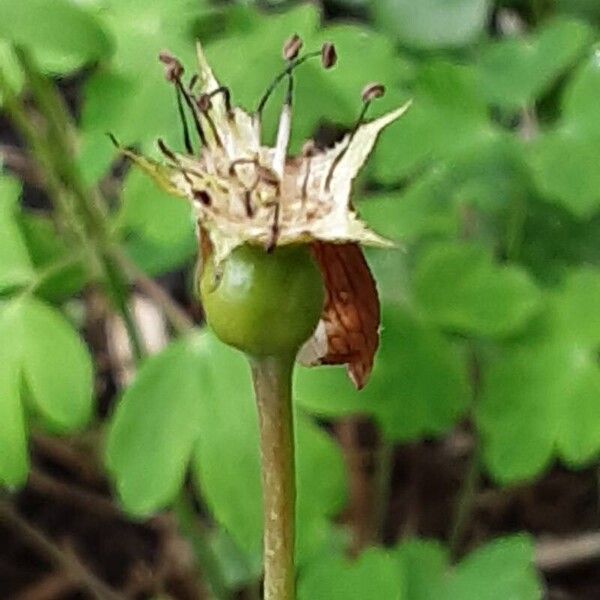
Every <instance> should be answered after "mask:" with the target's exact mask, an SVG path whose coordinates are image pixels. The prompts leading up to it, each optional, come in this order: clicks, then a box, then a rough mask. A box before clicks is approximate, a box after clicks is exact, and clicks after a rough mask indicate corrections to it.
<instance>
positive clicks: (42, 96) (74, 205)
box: [0, 47, 143, 358]
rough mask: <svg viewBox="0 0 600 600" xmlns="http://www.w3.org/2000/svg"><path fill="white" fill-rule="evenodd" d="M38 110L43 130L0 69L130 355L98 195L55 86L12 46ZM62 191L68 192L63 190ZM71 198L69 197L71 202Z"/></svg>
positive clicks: (17, 118) (123, 301) (6, 96)
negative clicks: (76, 151)
mask: <svg viewBox="0 0 600 600" xmlns="http://www.w3.org/2000/svg"><path fill="white" fill-rule="evenodd" d="M15 53H16V55H17V58H18V60H19V63H20V65H21V67H22V68H23V71H24V73H25V75H26V76H27V80H28V83H29V85H30V87H31V92H32V95H33V98H34V100H35V101H36V104H37V107H38V109H39V110H40V111H41V113H42V115H43V116H44V118H45V120H46V127H47V131H46V133H45V135H44V134H43V133H42V132H40V130H39V128H36V127H34V126H33V125H32V123H31V122H30V120H29V118H28V115H27V113H26V111H25V109H24V107H23V106H22V104H21V102H20V100H19V98H18V96H17V94H16V93H15V91H14V90H13V89H12V87H11V86H10V84H9V82H8V79H7V78H6V76H5V75H4V74H3V72H2V70H1V69H0V91H2V96H3V100H4V104H5V107H6V109H7V111H8V113H9V115H10V117H11V119H12V120H13V122H14V123H15V125H16V126H17V128H18V129H19V130H20V132H21V133H22V135H23V136H24V138H25V139H26V141H27V143H28V144H29V146H30V147H31V148H32V150H33V152H34V155H35V157H36V159H38V161H39V163H40V165H41V167H42V169H43V171H44V175H45V181H46V188H47V190H48V195H49V197H50V199H51V200H52V202H53V204H54V206H55V208H56V209H57V212H58V213H59V214H60V215H61V216H62V218H63V220H64V221H65V224H66V225H67V227H68V229H69V233H70V234H71V235H72V237H73V238H74V241H75V242H77V243H78V244H79V245H81V246H82V247H83V248H86V249H87V250H88V252H90V256H91V259H92V269H93V267H95V266H98V267H100V269H101V270H102V273H103V275H104V282H105V286H106V289H107V292H108V295H109V296H110V298H111V300H112V301H113V303H114V306H115V308H116V309H117V311H118V312H119V313H120V314H121V316H122V318H123V320H124V322H125V327H126V329H127V333H128V335H129V338H130V340H131V345H132V348H133V351H134V354H135V356H136V358H140V357H141V356H142V355H143V346H142V343H141V340H140V337H139V334H138V331H137V327H136V325H135V321H134V319H133V316H132V314H131V311H130V309H129V304H128V300H129V291H128V288H127V285H128V282H127V279H126V277H125V276H124V275H123V273H122V272H121V270H120V268H119V265H118V263H117V261H115V259H114V258H113V257H112V256H111V254H110V241H109V239H108V228H107V226H106V210H105V206H104V204H103V201H102V198H101V196H100V194H99V193H98V192H97V190H95V189H88V188H87V186H86V185H85V183H84V181H83V178H82V176H81V173H80V172H79V169H78V167H77V165H76V163H75V161H74V157H73V149H72V143H71V140H70V138H69V132H71V131H72V130H73V124H72V122H71V119H70V117H69V114H68V111H67V110H66V107H65V106H64V102H63V101H62V99H61V98H60V96H59V94H58V93H57V91H56V89H55V87H54V86H53V85H51V84H50V82H49V81H48V80H47V78H46V77H44V76H43V75H42V74H41V73H40V71H39V69H38V68H37V66H36V64H35V62H34V61H33V59H32V57H31V56H30V55H29V53H28V52H27V51H26V50H24V49H23V48H20V47H17V48H15ZM65 191H68V194H66V193H65ZM73 200H74V201H73Z"/></svg>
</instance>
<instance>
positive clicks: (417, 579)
mask: <svg viewBox="0 0 600 600" xmlns="http://www.w3.org/2000/svg"><path fill="white" fill-rule="evenodd" d="M395 555H396V558H397V559H398V560H399V561H400V567H401V570H402V573H403V574H404V577H403V579H404V594H403V596H402V598H407V599H408V600H435V599H436V598H445V597H446V596H445V594H444V591H445V590H443V584H444V579H445V576H446V571H447V570H448V568H449V563H450V559H449V553H448V551H447V550H446V549H445V548H444V547H443V546H442V545H441V544H440V543H439V542H434V541H429V540H418V539H414V540H406V541H404V542H402V543H401V544H400V545H398V546H397V548H396V549H395Z"/></svg>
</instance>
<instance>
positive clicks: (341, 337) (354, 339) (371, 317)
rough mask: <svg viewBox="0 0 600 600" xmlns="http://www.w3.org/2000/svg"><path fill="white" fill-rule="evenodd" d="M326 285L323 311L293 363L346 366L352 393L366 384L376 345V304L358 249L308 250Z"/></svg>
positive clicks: (331, 246)
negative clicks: (313, 330)
mask: <svg viewBox="0 0 600 600" xmlns="http://www.w3.org/2000/svg"><path fill="white" fill-rule="evenodd" d="M311 249H312V252H313V256H314V258H315V260H316V262H317V264H318V265H319V268H320V270H321V274H322V276H323V281H324V283H325V306H324V308H323V314H322V317H321V321H320V323H319V325H318V326H317V329H316V331H315V333H314V334H313V337H312V338H311V339H310V340H309V341H308V342H307V343H306V344H305V345H304V347H303V348H302V349H301V351H300V353H299V355H298V360H299V361H300V362H302V363H304V364H307V365H334V364H346V365H347V368H348V374H349V375H350V379H351V380H352V382H353V383H354V385H355V386H356V388H357V389H361V388H362V387H364V385H365V384H366V382H367V379H368V377H369V375H370V373H371V369H372V367H373V360H374V356H375V352H376V351H377V347H378V345H379V321H380V310H379V298H378V295H377V289H376V287H375V280H374V279H373V276H372V275H371V271H370V270H369V266H368V265H367V262H366V260H365V258H364V256H363V253H362V250H361V248H360V246H359V245H358V244H354V243H346V244H331V243H323V242H315V243H314V244H312V246H311Z"/></svg>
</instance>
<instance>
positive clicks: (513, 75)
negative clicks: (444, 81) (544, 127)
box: [478, 19, 591, 109]
mask: <svg viewBox="0 0 600 600" xmlns="http://www.w3.org/2000/svg"><path fill="white" fill-rule="evenodd" d="M590 38H591V30H590V28H589V27H588V26H587V25H585V24H583V23H580V22H578V21H572V20H567V19H556V20H554V21H552V22H550V23H548V24H546V25H545V26H544V27H543V28H540V29H538V30H536V31H535V32H534V33H533V34H532V35H529V36H527V37H524V38H509V39H504V40H502V41H500V42H497V43H494V44H490V45H489V46H488V47H487V48H484V50H483V52H482V53H481V55H480V57H479V60H478V71H479V76H480V78H481V84H482V86H483V89H484V92H485V94H486V96H487V98H488V100H489V101H490V102H491V103H492V104H496V105H498V106H502V107H506V108H510V109H519V108H523V107H525V106H528V105H530V104H531V103H533V102H534V101H535V100H536V99H537V98H539V97H540V96H541V95H542V94H543V93H545V92H547V91H548V89H549V87H550V86H551V85H552V84H553V83H554V82H555V81H556V79H557V78H558V77H559V76H560V75H562V74H563V73H564V72H565V71H566V70H567V69H568V68H569V67H570V66H571V65H572V64H573V63H574V62H575V60H576V59H577V58H578V57H579V55H580V54H581V52H582V51H583V49H584V48H585V46H586V45H587V44H588V43H589V41H590Z"/></svg>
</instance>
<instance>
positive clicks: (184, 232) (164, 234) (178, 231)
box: [117, 170, 195, 246]
mask: <svg viewBox="0 0 600 600" xmlns="http://www.w3.org/2000/svg"><path fill="white" fill-rule="evenodd" d="M121 198H122V203H123V204H122V206H121V210H120V212H119V214H118V216H117V222H118V225H119V227H120V228H121V229H123V230H125V231H127V230H129V231H134V232H136V233H137V234H140V235H142V236H143V237H145V238H147V239H149V240H151V241H156V242H157V243H159V244H164V245H169V244H173V243H178V244H179V243H182V240H183V239H185V238H187V239H186V242H187V243H188V244H190V245H192V246H193V245H194V239H195V227H194V220H193V217H192V210H191V206H190V204H188V203H187V202H186V201H185V200H181V199H180V198H174V197H172V196H169V195H168V194H166V193H165V192H163V191H162V190H161V189H160V188H159V187H158V186H157V185H156V183H155V182H154V181H152V180H151V179H150V178H149V177H148V176H147V175H145V174H144V173H142V172H141V171H138V170H132V171H131V172H130V174H129V175H128V176H127V179H126V180H125V186H124V188H123V194H122V197H121Z"/></svg>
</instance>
